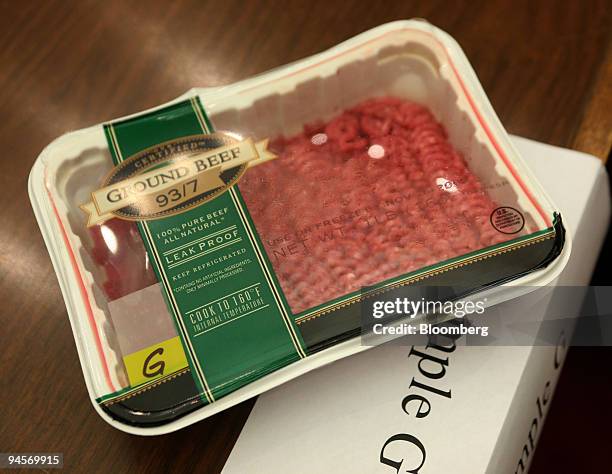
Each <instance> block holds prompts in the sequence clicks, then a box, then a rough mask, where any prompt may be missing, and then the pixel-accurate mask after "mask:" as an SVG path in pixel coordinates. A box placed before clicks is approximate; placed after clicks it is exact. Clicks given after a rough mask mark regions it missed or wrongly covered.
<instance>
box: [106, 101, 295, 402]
mask: <svg viewBox="0 0 612 474" xmlns="http://www.w3.org/2000/svg"><path fill="white" fill-rule="evenodd" d="M105 133H106V137H107V140H108V143H109V148H110V150H111V153H112V157H113V160H114V162H115V164H116V165H117V164H119V163H121V162H122V161H124V160H126V159H127V158H129V157H130V156H132V155H134V154H136V153H139V152H141V151H142V150H145V149H147V148H150V147H152V146H154V145H157V144H160V143H163V142H168V141H171V140H173V139H177V138H181V137H186V136H192V135H197V134H202V133H206V134H208V133H212V126H211V125H210V122H209V121H208V118H207V117H206V114H205V112H204V109H203V107H202V105H201V104H200V102H199V100H197V99H191V100H186V101H184V102H180V103H177V104H174V105H171V106H169V107H165V108H163V109H160V110H157V111H154V112H151V113H149V114H145V115H141V116H138V117H135V118H132V119H129V120H125V121H121V122H114V123H111V124H109V125H106V126H105ZM262 166H265V165H262ZM247 172H248V171H247ZM137 225H138V228H139V230H140V233H141V235H142V237H143V240H144V243H145V246H146V248H147V252H148V254H149V257H150V260H151V261H152V262H153V266H154V268H155V271H156V273H157V276H158V278H159V281H160V283H161V285H162V287H163V289H164V294H165V298H166V302H167V304H168V309H169V311H170V314H171V315H172V317H174V319H175V322H176V325H177V329H178V332H179V334H180V337H181V342H182V344H183V346H184V350H185V354H186V355H187V360H188V362H189V365H190V367H191V370H192V373H193V374H194V377H195V381H196V384H197V385H198V387H199V388H200V389H201V393H202V395H203V398H204V399H205V400H206V401H208V402H213V401H214V400H215V399H217V398H219V397H222V396H224V395H226V394H228V393H230V392H232V391H234V390H236V389H237V388H239V387H241V386H243V385H246V384H248V383H250V382H252V381H254V380H256V379H258V378H261V377H262V376H263V375H266V374H268V373H270V372H272V371H274V370H276V369H278V368H280V367H283V366H285V365H287V364H290V363H291V362H293V361H295V360H297V359H299V358H302V357H305V356H306V353H305V349H304V347H305V346H304V343H303V341H302V338H301V335H300V333H299V330H298V329H297V327H296V326H295V324H294V322H293V318H292V317H291V316H292V315H291V312H290V310H289V307H288V305H287V304H286V301H285V298H284V296H283V294H282V291H281V289H280V286H279V285H278V282H277V281H276V278H275V276H274V274H273V272H272V266H271V264H270V262H269V260H268V257H267V255H266V254H265V252H264V251H263V247H262V245H261V242H260V241H259V237H258V236H257V235H256V233H255V230H254V226H253V224H252V222H251V220H250V217H249V215H248V211H247V210H246V208H245V206H244V203H243V201H242V198H241V197H240V192H239V190H238V188H237V187H235V186H231V187H229V189H227V190H226V191H225V192H223V193H222V194H220V195H218V196H217V197H215V198H214V199H212V200H210V201H208V202H205V203H204V204H201V205H199V206H196V207H191V208H189V209H188V210H185V211H184V212H181V213H178V214H173V215H170V216H168V217H163V218H159V219H155V220H147V221H138V222H137Z"/></svg>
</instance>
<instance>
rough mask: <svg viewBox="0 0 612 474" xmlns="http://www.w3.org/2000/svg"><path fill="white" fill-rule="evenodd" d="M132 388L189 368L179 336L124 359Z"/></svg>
mask: <svg viewBox="0 0 612 474" xmlns="http://www.w3.org/2000/svg"><path fill="white" fill-rule="evenodd" d="M123 362H124V363H125V368H126V370H127V374H128V378H129V379H130V385H131V386H132V387H134V386H136V385H140V384H142V383H145V382H150V381H151V380H155V379H158V378H160V377H163V376H165V375H169V374H171V373H173V372H176V371H178V370H180V369H183V368H185V367H187V358H186V357H185V351H184V350H183V345H182V344H181V340H180V338H179V337H178V336H176V337H173V338H172V339H167V340H165V341H162V342H160V343H159V344H155V345H152V346H149V347H146V348H144V349H141V350H139V351H138V352H133V353H131V354H128V355H126V356H124V357H123Z"/></svg>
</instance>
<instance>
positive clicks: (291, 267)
mask: <svg viewBox="0 0 612 474" xmlns="http://www.w3.org/2000/svg"><path fill="white" fill-rule="evenodd" d="M271 149H272V150H274V151H275V152H276V153H277V154H278V155H279V156H278V158H277V159H276V160H273V161H271V162H269V163H266V164H264V165H262V166H257V167H254V168H252V169H250V170H249V171H248V172H247V173H245V175H244V177H243V178H242V180H241V181H240V184H239V188H240V191H241V193H242V195H243V197H244V199H245V201H246V203H247V206H248V209H249V212H250V214H251V216H252V218H253V221H254V223H255V226H256V228H257V231H258V233H259V235H260V236H261V239H262V240H263V242H264V245H265V247H266V250H267V252H268V255H269V257H270V259H271V261H272V264H273V266H274V270H275V272H276V274H277V276H278V279H279V281H280V284H281V286H282V288H283V291H284V293H285V295H286V297H287V300H288V302H289V304H290V306H291V309H292V311H293V312H294V313H299V312H301V311H304V310H306V309H308V308H311V307H313V306H316V305H319V304H322V303H324V302H326V301H329V300H331V299H334V298H337V297H339V296H342V295H345V294H347V293H350V292H352V291H356V290H359V289H360V288H361V287H362V286H367V285H372V284H375V283H378V282H381V281H383V280H386V279H389V278H392V277H396V276H399V275H402V274H404V273H408V272H411V271H413V270H417V269H419V268H421V267H424V266H427V265H431V264H434V263H437V262H440V261H443V260H447V259H449V258H452V257H456V256H459V255H462V254H465V253H467V252H470V251H473V250H476V249H480V248H483V247H487V246H490V245H493V244H495V243H498V242H500V241H503V240H505V238H504V235H503V234H500V233H498V232H496V231H495V230H494V229H493V228H492V226H491V225H490V223H489V217H490V215H491V212H492V211H493V209H494V208H495V207H496V205H495V203H494V202H493V201H492V200H491V199H490V198H489V196H488V195H487V194H486V192H485V190H484V189H483V187H482V185H481V183H480V182H479V181H478V179H477V178H476V176H474V175H473V174H472V173H471V172H470V170H469V169H468V167H467V165H466V163H465V161H464V159H463V158H462V156H461V155H460V154H459V153H457V152H456V151H455V150H454V149H453V147H452V146H451V145H450V143H449V142H448V141H447V136H446V132H445V130H444V129H443V127H442V126H441V125H440V124H439V123H438V122H437V121H436V120H435V118H434V117H433V116H432V114H431V113H430V112H429V110H428V109H427V108H425V107H423V106H421V105H418V104H416V103H413V102H408V101H404V100H400V99H396V98H391V97H387V98H377V99H372V100H368V101H366V102H363V103H361V104H359V105H357V106H356V107H353V108H351V109H349V110H346V111H345V112H343V113H342V114H340V115H339V116H337V117H335V118H334V119H332V120H331V121H330V122H328V123H320V124H314V125H309V126H306V127H305V128H304V131H303V132H302V133H300V134H299V135H296V136H293V137H289V138H283V137H281V138H278V139H276V140H275V141H274V142H273V143H272V145H271ZM91 235H92V239H93V251H92V256H93V259H94V261H95V262H96V263H97V264H98V265H100V266H101V267H103V268H104V270H105V273H106V276H107V280H106V283H104V291H105V293H106V294H107V296H108V298H109V300H114V299H117V298H119V297H121V296H123V295H126V294H129V293H132V292H134V291H137V290H139V289H141V288H145V287H147V286H149V285H151V284H153V283H155V282H156V281H157V280H156V277H155V274H154V272H153V270H152V268H151V265H150V262H149V261H148V257H147V254H146V252H145V250H144V246H143V242H142V239H141V237H140V235H139V233H138V230H137V228H136V226H135V224H133V223H131V222H128V221H122V220H120V219H112V220H111V221H108V222H106V223H105V224H103V225H100V226H96V227H93V228H92V229H91ZM112 242H115V244H114V248H112V247H113V244H112ZM128 270H129V271H128Z"/></svg>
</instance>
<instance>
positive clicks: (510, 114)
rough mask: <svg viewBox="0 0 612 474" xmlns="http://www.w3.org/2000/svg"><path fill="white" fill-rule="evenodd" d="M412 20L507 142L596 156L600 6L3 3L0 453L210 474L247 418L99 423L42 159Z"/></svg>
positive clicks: (104, 467) (606, 32)
mask: <svg viewBox="0 0 612 474" xmlns="http://www.w3.org/2000/svg"><path fill="white" fill-rule="evenodd" d="M410 17H423V18H427V19H429V20H430V21H431V22H432V23H434V24H436V25H437V26H440V27H441V28H443V29H445V30H446V31H448V32H449V33H451V34H452V35H453V36H454V37H455V38H456V39H457V40H458V41H459V42H460V44H461V45H462V46H463V48H464V49H465V51H466V53H467V55H468V57H469V58H470V60H471V61H472V63H473V65H474V67H475V69H476V71H477V74H478V75H479V77H480V79H481V81H482V83H483V85H484V88H485V90H486V91H487V93H488V94H489V97H490V99H491V102H492V103H493V106H494V107H495V109H496V110H497V111H498V113H499V115H500V117H501V120H502V122H503V123H504V124H505V125H506V127H507V129H508V130H509V131H510V132H512V133H516V134H520V135H523V136H526V137H530V138H534V139H537V140H541V141H545V142H549V143H553V144H556V145H562V146H571V145H572V144H578V145H579V146H580V147H583V148H584V149H586V150H587V151H588V150H597V152H598V153H600V155H601V157H602V158H603V157H605V156H606V155H607V154H608V151H609V147H610V143H609V134H608V135H606V133H599V132H594V133H590V131H592V130H594V129H595V128H596V126H597V124H600V122H601V119H599V120H597V119H592V118H591V119H590V120H591V122H592V123H591V125H589V121H588V120H585V116H586V117H593V116H595V117H598V116H599V115H597V114H603V116H604V117H606V114H605V112H606V111H609V110H610V107H612V105H609V106H603V108H602V106H601V105H599V106H598V108H597V110H596V112H593V111H592V110H594V109H593V107H594V106H593V103H594V101H598V100H599V98H600V97H601V95H598V94H597V93H596V91H597V90H599V89H601V88H602V87H605V86H606V85H609V83H610V81H611V80H612V78H611V77H610V67H609V64H607V62H608V63H609V60H610V59H609V58H610V57H609V56H608V55H607V54H606V51H607V50H608V47H609V43H610V25H611V24H612V18H611V15H610V2H609V1H608V2H607V1H605V0H589V1H566V2H560V1H538V2H527V1H525V2H520V1H519V2H517V1H497V0H494V1H491V0H489V1H469V2H468V1H466V2H448V1H423V2H410V1H396V2H386V1H385V2H371V1H368V2H366V1H361V2H360V1H349V0H344V1H337V2H335V1H329V0H326V1H315V0H313V1H308V2H306V1H302V2H288V1H248V2H238V1H231V0H224V1H216V2H200V1H183V2H178V1H177V2H165V1H156V2H140V1H133V2H121V1H106V2H101V3H93V2H88V1H75V2H66V1H61V0H55V1H51V0H50V1H44V2H38V1H0V117H1V120H2V124H1V125H0V204H1V205H0V218H1V220H0V245H1V252H0V351H1V357H0V451H61V452H64V454H65V463H66V468H67V469H68V470H72V471H76V472H113V473H122V472H130V473H132V472H179V471H180V472H190V471H198V472H211V473H215V472H218V471H219V470H220V468H221V466H222V465H223V463H224V461H225V458H226V457H227V455H228V453H229V451H230V450H231V448H232V446H233V443H234V440H235V439H236V437H237V435H238V433H239V431H240V429H241V427H242V423H243V421H244V419H245V418H246V416H247V415H248V413H249V410H250V408H251V406H252V401H251V402H247V403H243V404H242V405H240V406H238V407H235V408H233V409H231V410H227V411H226V412H223V413H221V414H219V415H217V416H215V417H213V418H211V419H209V420H206V421H203V422H201V423H198V424H196V425H194V426H192V427H190V428H187V429H185V430H182V431H181V432H179V433H175V434H171V435H167V436H162V437H157V438H154V439H147V438H138V437H134V436H129V435H126V434H123V433H120V432H119V431H116V430H114V429H113V428H111V427H110V426H107V425H106V424H105V423H104V422H103V421H102V420H101V419H100V418H99V417H98V415H97V414H96V413H95V412H94V410H93V408H92V407H91V406H90V403H89V400H88V396H87V393H86V389H85V384H84V382H83V377H82V374H81V369H80V367H79V362H78V358H77V354H76V350H75V346H74V342H73V337H72V333H71V329H70V325H69V322H68V318H67V315H66V310H65V307H64V303H63V301H62V297H61V294H60V291H59V287H58V285H57V282H56V279H55V275H54V272H53V269H52V267H51V263H50V260H49V258H48V255H47V251H46V249H45V248H44V244H43V241H42V238H41V236H40V234H39V231H38V228H37V225H36V222H35V220H34V217H33V214H32V212H31V209H30V204H29V202H28V198H27V190H26V189H27V177H28V172H29V170H30V167H31V166H32V164H33V162H34V160H35V159H36V156H37V155H38V153H40V151H41V150H42V149H43V147H44V146H45V145H46V144H48V143H49V142H50V141H51V140H53V139H54V138H56V137H57V136H58V135H60V134H62V133H64V132H67V131H69V130H74V129H78V128H82V127H84V126H88V125H92V124H95V123H98V122H101V121H104V120H108V119H110V118H113V117H118V116H121V115H124V114H127V113H131V112H134V111H137V110H141V109H144V108H147V107H151V106H153V105H156V104H158V103H161V102H163V101H167V100H169V99H172V98H174V97H175V96H178V95H179V94H181V93H183V92H185V91H186V90H187V89H188V88H190V87H193V86H216V85H220V84H225V83H229V82H232V81H235V80H237V79H241V78H245V77H248V76H250V75H252V74H256V73H259V72H262V71H265V70H267V69H270V68H273V67H276V66H280V65H282V64H285V63H287V62H290V61H293V60H296V59H299V58H302V57H304V56H307V55H310V54H312V53H316V52H319V51H321V50H323V49H325V48H328V47H330V46H333V45H334V44H336V43H337V42H339V41H342V40H344V39H347V38H349V37H351V36H353V35H354V34H356V33H359V32H361V31H364V30H366V29H368V28H371V27H374V26H377V25H379V24H381V23H385V22H387V21H391V20H395V19H402V18H410ZM606 58H607V59H606ZM606 61H607V62H606ZM606 64H607V67H605V66H606ZM602 71H603V72H602ZM606 71H607V72H606ZM602 84H603V85H602ZM607 100H608V101H609V97H608V99H607ZM608 103H609V102H608ZM606 107H607V108H606ZM601 111H603V112H601ZM593 124H595V125H593ZM604 132H605V129H604ZM606 136H607V138H606ZM606 141H608V142H606ZM562 387H563V385H562ZM608 390H609V389H608ZM593 442H594V443H598V442H599V441H597V440H594V441H593ZM599 446H603V445H602V444H600V445H599ZM537 472H547V471H545V470H537ZM583 472H585V471H583Z"/></svg>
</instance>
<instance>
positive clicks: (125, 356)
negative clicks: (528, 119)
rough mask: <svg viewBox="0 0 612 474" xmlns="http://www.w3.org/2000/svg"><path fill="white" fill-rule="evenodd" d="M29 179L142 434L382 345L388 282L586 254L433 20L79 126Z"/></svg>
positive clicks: (491, 296)
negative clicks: (370, 333) (367, 326)
mask: <svg viewBox="0 0 612 474" xmlns="http://www.w3.org/2000/svg"><path fill="white" fill-rule="evenodd" d="M29 189H30V196H31V200H32V204H33V208H34V211H35V214H36V217H37V219H38V222H39V224H40V227H41V231H42V233H43V236H44V238H45V242H46V244H47V246H48V249H49V253H50V255H51V258H52V261H53V264H54V268H55V270H56V273H57V276H58V280H59V283H60V287H61V290H62V292H63V295H64V299H65V302H66V307H67V311H68V315H69V317H70V321H71V324H72V328H73V331H74V336H75V341H76V344H77V348H78V352H79V356H80V359H81V364H82V367H83V373H84V376H85V381H86V384H87V388H88V390H89V393H90V396H91V399H92V403H93V405H94V407H95V408H96V410H97V411H98V412H99V413H100V415H101V416H102V417H103V418H104V419H105V420H107V421H108V422H109V423H111V424H112V425H113V426H115V427H117V428H119V429H122V430H124V431H128V432H131V433H137V434H159V433H165V432H169V431H173V430H176V429H179V428H181V427H184V426H186V425H188V424H191V423H193V422H195V421H197V420H200V419H203V418H205V417H208V416H210V415H212V414H214V413H216V412H218V411H220V410H223V409H225V408H227V407H230V406H232V405H235V404H236V403H239V402H241V401H243V400H245V399H247V398H250V397H252V396H255V395H257V394H259V393H261V392H263V391H265V390H268V389H270V388H273V387H275V386H277V385H279V384H281V383H283V382H285V381H287V380H290V379H292V378H295V377H297V376H299V375H301V374H303V373H305V372H308V371H310V370H312V369H315V368H317V367H319V366H321V365H324V364H326V363H329V362H332V361H334V360H337V359H339V358H342V357H346V356H349V355H351V354H355V353H356V352H359V351H361V350H365V349H366V348H367V346H366V345H364V344H362V340H361V338H360V337H359V335H360V334H361V333H362V332H363V330H364V329H363V320H362V316H363V311H364V308H366V307H367V306H363V304H362V303H364V302H368V301H371V300H372V298H374V297H384V295H391V294H395V293H392V292H394V291H398V290H401V289H410V288H417V287H423V286H426V287H431V288H435V287H453V288H455V287H456V288H459V287H460V288H461V291H458V290H457V292H456V293H454V294H453V298H454V299H453V301H455V300H458V299H462V298H468V297H474V295H482V294H485V293H486V295H487V297H486V298H485V299H486V300H487V305H495V304H497V303H499V302H501V301H504V300H507V299H509V298H513V297H516V296H518V295H520V294H521V292H522V291H527V290H523V289H524V288H527V287H538V286H543V285H549V284H551V283H554V280H555V278H556V277H557V276H558V274H559V272H560V271H561V270H562V268H563V266H564V264H565V262H566V261H567V258H568V254H569V242H568V241H567V240H566V239H567V237H566V235H565V231H564V228H563V224H562V217H561V213H560V212H559V210H558V209H556V208H555V206H554V205H553V204H552V203H551V202H550V200H549V199H548V197H547V196H546V195H545V193H544V192H543V190H542V189H541V188H540V186H539V184H538V183H537V182H535V180H534V178H533V177H532V175H531V173H530V172H529V171H528V170H527V169H526V168H525V166H524V165H523V163H522V161H521V159H520V157H519V156H518V155H517V152H516V150H515V149H514V147H513V146H512V145H511V143H510V142H509V140H508V137H507V135H506V133H505V131H504V129H503V128H502V126H501V124H500V122H499V120H498V119H497V117H496V115H495V113H494V112H493V110H492V108H491V106H490V104H489V102H488V100H487V98H486V96H485V94H484V92H483V91H482V88H481V86H480V85H479V83H478V81H477V79H476V76H475V74H474V72H473V70H472V69H471V67H470V65H469V63H468V62H467V59H466V58H465V56H464V54H463V53H462V51H461V50H460V48H459V46H458V45H457V44H456V43H455V41H454V40H453V39H452V38H450V37H449V36H448V35H446V34H445V33H443V32H442V31H440V30H438V29H437V28H435V27H433V26H431V25H429V24H428V23H426V22H423V21H402V22H395V23H390V24H387V25H383V26H381V27H379V28H375V29H373V30H371V31H368V32H366V33H363V34H361V35H359V36H357V37H355V38H353V39H351V40H348V41H346V42H345V43H342V44H340V45H338V46H336V47H334V48H332V49H331V50H329V51H326V52H324V53H321V54H318V55H315V56H313V57H310V58H307V59H304V60H302V61H299V62H297V63H292V64H291V65H289V66H286V67H283V68H280V69H277V70H274V71H271V72H269V73H266V74H263V75H259V76H257V77H255V78H251V79H246V80H244V81H241V82H239V83H236V84H232V85H228V86H224V87H219V88H213V89H193V90H191V91H189V92H188V93H186V94H185V95H184V96H182V97H180V98H178V99H176V100H174V101H172V102H170V103H168V104H164V105H162V106H160V107H157V108H155V109H152V110H148V111H145V112H142V113H137V114H134V115H131V116H129V117H126V118H119V119H116V120H110V121H108V122H106V123H104V124H100V125H97V126H94V127H90V128H86V129H83V130H80V131H77V132H72V133H69V134H66V135H64V136H62V137H60V138H59V139H57V140H56V141H54V142H53V143H51V144H50V145H49V146H48V147H47V148H46V149H45V150H44V151H43V152H42V153H41V155H40V157H39V158H38V160H37V161H36V163H35V165H34V167H33V169H32V173H31V175H30V182H29ZM412 317H415V315H413V316H412Z"/></svg>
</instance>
